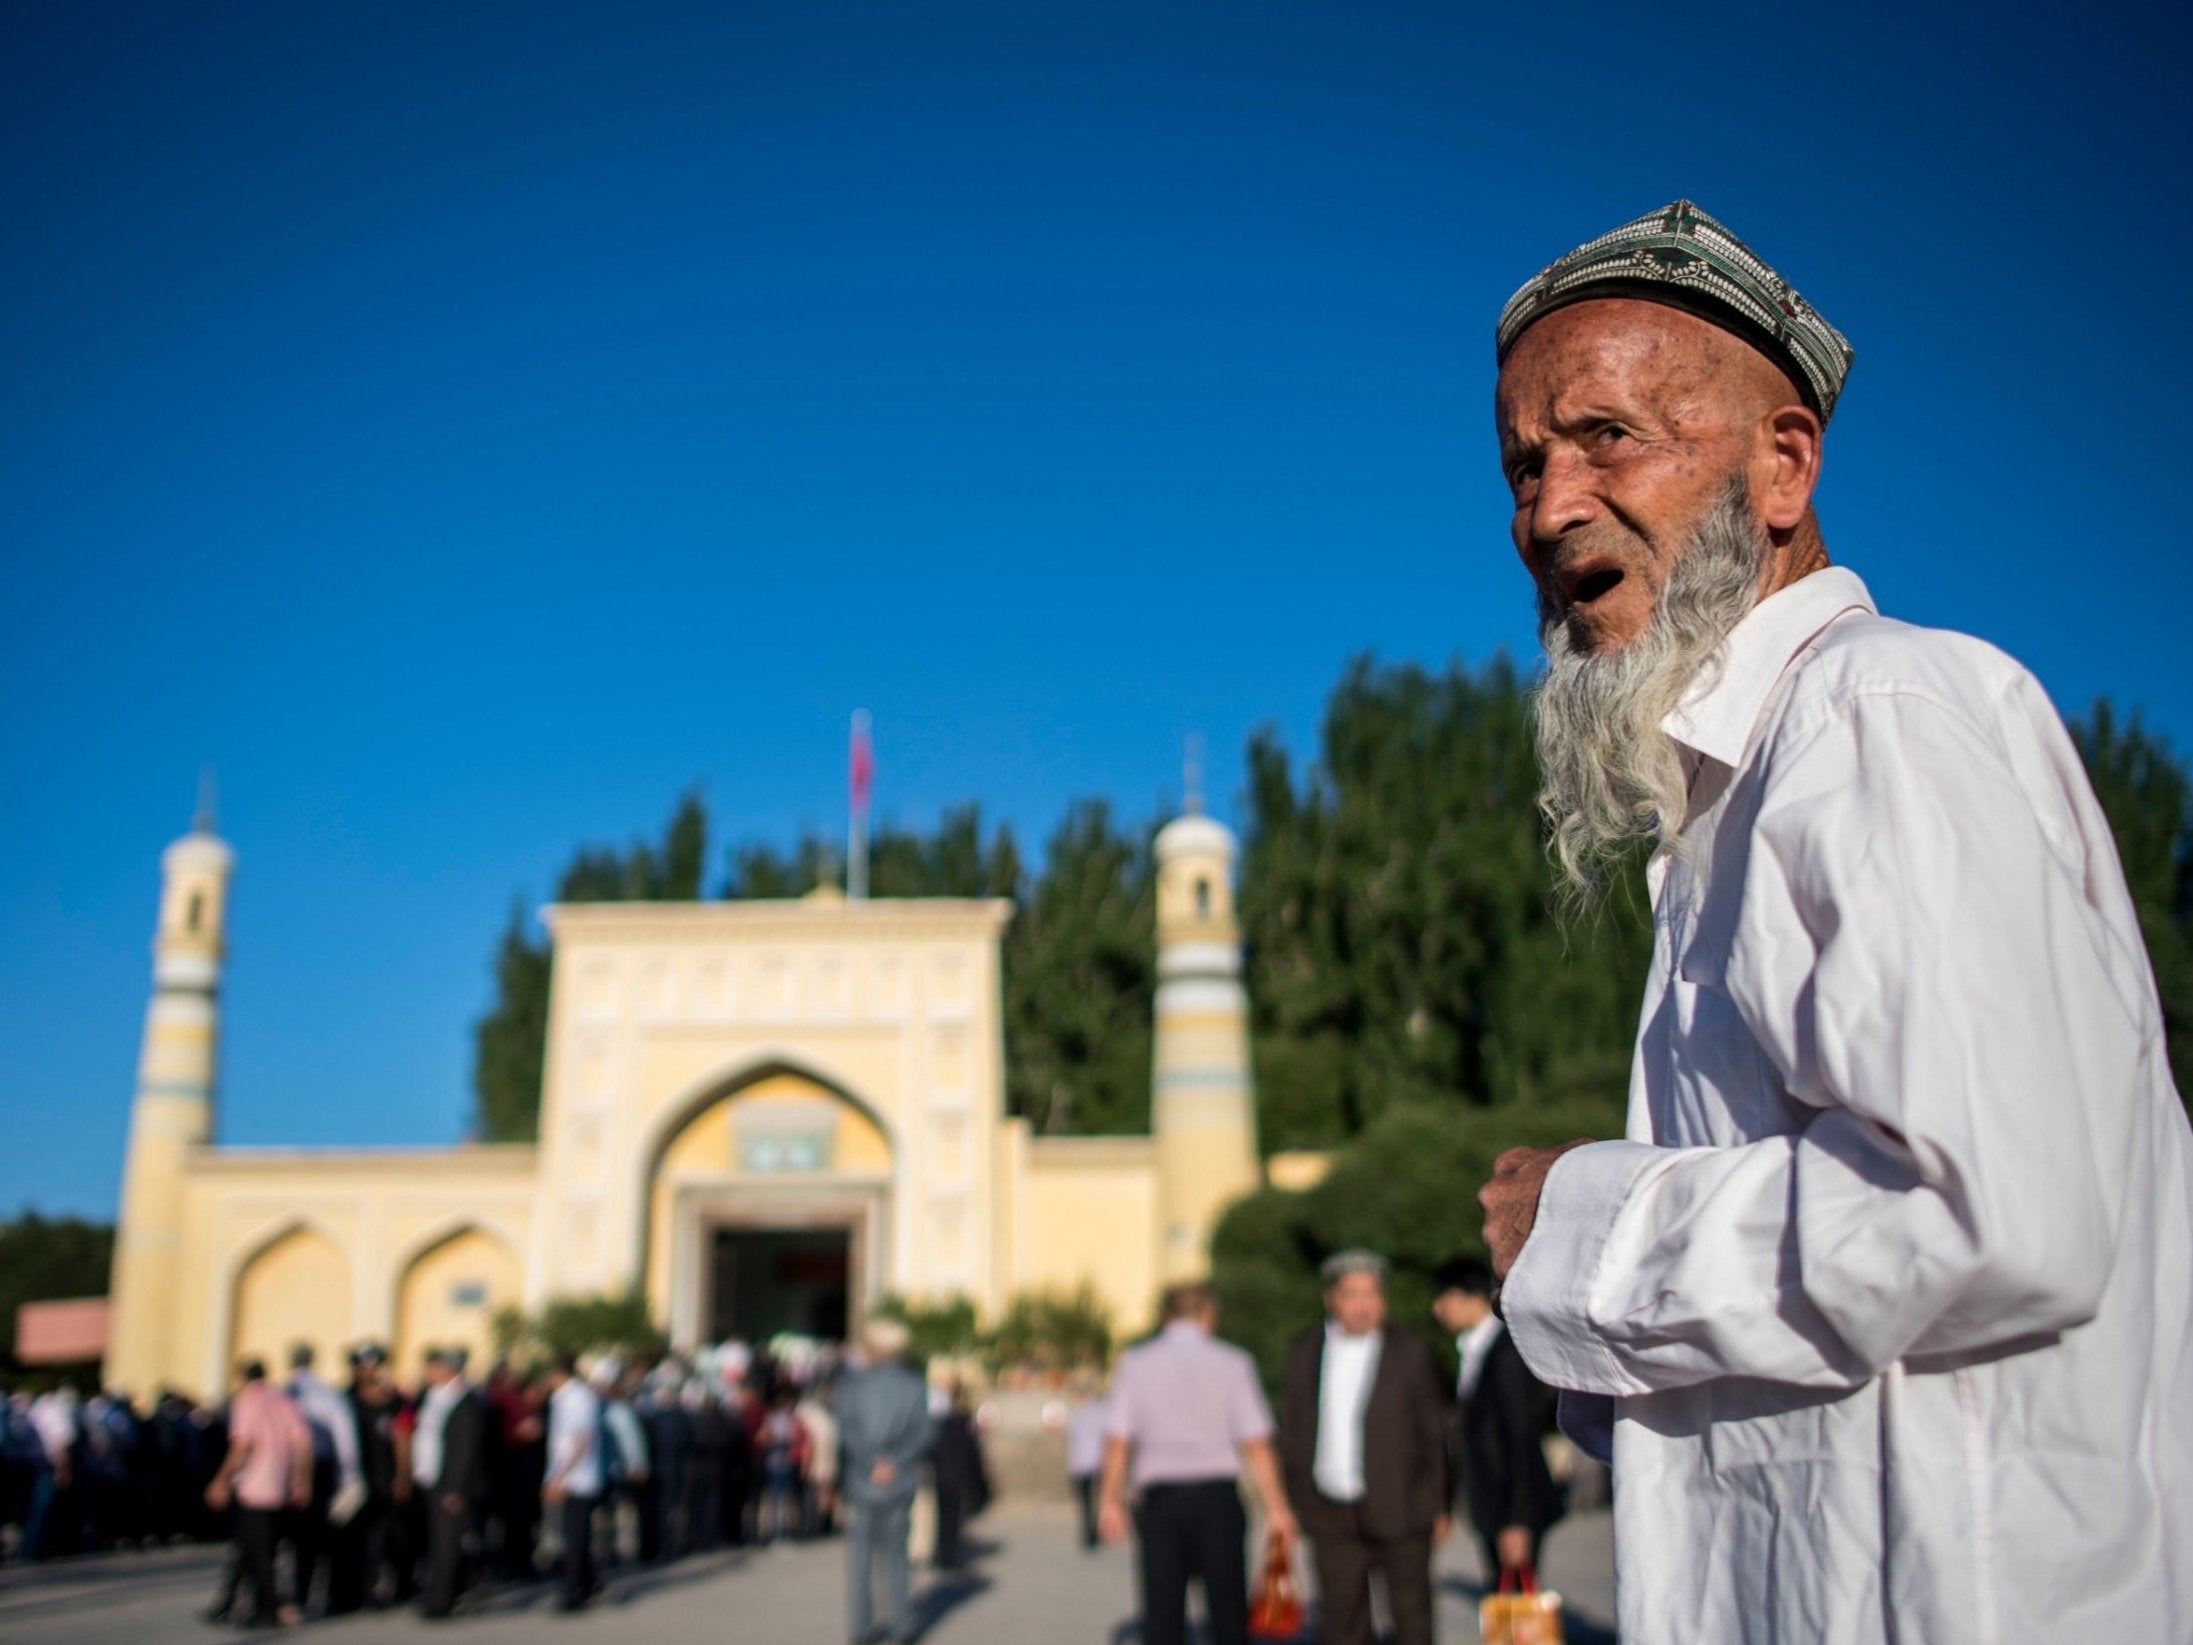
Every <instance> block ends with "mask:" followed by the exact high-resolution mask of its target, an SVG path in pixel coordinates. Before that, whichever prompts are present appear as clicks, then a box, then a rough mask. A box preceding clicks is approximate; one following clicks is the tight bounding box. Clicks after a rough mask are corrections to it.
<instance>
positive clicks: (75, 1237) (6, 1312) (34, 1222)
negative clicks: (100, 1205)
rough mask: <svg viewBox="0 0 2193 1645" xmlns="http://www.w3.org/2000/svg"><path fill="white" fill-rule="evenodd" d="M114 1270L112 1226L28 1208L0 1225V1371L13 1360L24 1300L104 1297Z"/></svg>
mask: <svg viewBox="0 0 2193 1645" xmlns="http://www.w3.org/2000/svg"><path fill="white" fill-rule="evenodd" d="M113 1269H114V1227H113V1225H112V1224H111V1223H104V1222H86V1221H85V1220H84V1219H83V1218H81V1217H42V1216H40V1215H39V1214H38V1213H37V1212H36V1211H32V1210H29V1209H27V1208H26V1209H25V1210H24V1211H23V1213H22V1214H21V1215H20V1216H18V1217H15V1218H13V1219H11V1220H7V1221H0V1367H4V1368H5V1369H7V1370H9V1371H15V1370H17V1369H19V1367H18V1366H17V1364H16V1360H15V1314H16V1310H17V1309H19V1308H21V1307H22V1306H23V1304H24V1303H26V1302H60V1301H65V1300H67V1299H69V1298H72V1297H103V1296H105V1295H106V1294H107V1283H108V1279H109V1277H110V1276H111V1274H112V1272H113Z"/></svg>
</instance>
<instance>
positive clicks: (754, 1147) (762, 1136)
mask: <svg viewBox="0 0 2193 1645" xmlns="http://www.w3.org/2000/svg"><path fill="white" fill-rule="evenodd" d="M894 1153H895V1149H894V1143H893V1139H892V1137H891V1134H890V1132H889V1130H888V1129H887V1128H886V1126H885V1124H884V1122H883V1121H882V1119H881V1118H880V1117H879V1116H878V1115H877V1114H876V1112H875V1110H874V1109H873V1108H872V1107H870V1106H869V1105H868V1104H867V1103H865V1102H864V1101H862V1100H861V1099H860V1098H859V1097H858V1096H857V1095H855V1094H854V1093H853V1092H851V1091H849V1090H847V1089H846V1088H845V1087H844V1086H843V1085H841V1084H839V1083H837V1082H836V1081H833V1080H831V1079H829V1078H827V1077H825V1076H823V1075H821V1074H819V1073H817V1072H815V1071H814V1070H812V1069H810V1068H806V1067H802V1066H800V1065H797V1064H794V1063H791V1062H783V1061H776V1062H769V1063H766V1064H762V1065H759V1066H756V1067H751V1068H747V1069H743V1070H740V1071H737V1072H735V1073H731V1074H728V1075H726V1076H725V1077H723V1078H722V1079H720V1080H718V1081H715V1082H712V1083H711V1084H709V1085H708V1086H706V1087H704V1088H703V1089H702V1090H701V1091H700V1093H699V1094H698V1095H696V1096H695V1097H694V1098H693V1100H692V1101H690V1102H689V1103H687V1104H685V1105H684V1106H683V1107H682V1109H680V1110H679V1111H678V1112H677V1113H675V1114H674V1115H673V1116H672V1118H671V1119H670V1121H669V1122H668V1123H666V1124H665V1125H664V1126H663V1127H662V1128H661V1129H660V1130H659V1131H658V1133H657V1140H656V1142H655V1145H654V1146H653V1148H652V1149H651V1150H650V1152H649V1156H648V1159H647V1164H646V1172H647V1180H646V1192H645V1195H644V1199H643V1203H644V1205H645V1207H646V1209H645V1217H646V1226H645V1228H644V1229H643V1230H642V1249H643V1251H644V1253H645V1256H644V1261H643V1264H642V1271H643V1272H644V1274H645V1276H646V1286H647V1295H648V1300H649V1303H650V1306H651V1307H652V1309H653V1311H654V1313H655V1316H656V1317H657V1318H658V1319H661V1320H665V1321H667V1322H668V1324H669V1327H670V1335H671V1339H672V1341H673V1342H675V1343H676V1344H677V1345H678V1346H680V1347H681V1348H693V1347H697V1346H700V1345H702V1344H705V1343H710V1342H718V1341H722V1340H724V1339H725V1338H728V1337H736V1338H739V1339H740V1340H743V1341H748V1342H754V1341H765V1340H767V1339H768V1338H769V1337H770V1336H773V1335H775V1334H776V1333H778V1332H780V1331H793V1332H798V1333H800V1334H802V1335H810V1336H818V1337H823V1338H842V1337H844V1336H847V1335H849V1334H850V1333H851V1332H852V1331H854V1330H855V1329H856V1328H857V1326H858V1323H859V1320H860V1317H861V1315H862V1313H863V1311H864V1310H865V1309H866V1308H867V1307H868V1306H869V1305H870V1304H872V1303H873V1302H875V1301H876V1300H877V1298H878V1297H880V1295H881V1294H882V1290H883V1275H884V1274H885V1272H886V1271H887V1269H886V1260H885V1259H886V1251H885V1242H886V1240H887V1238H888V1233H889V1220H890V1219H889V1208H890V1196H891V1180H892V1162H893V1158H894Z"/></svg>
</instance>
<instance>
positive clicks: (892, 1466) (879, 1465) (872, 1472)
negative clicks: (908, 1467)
mask: <svg viewBox="0 0 2193 1645" xmlns="http://www.w3.org/2000/svg"><path fill="white" fill-rule="evenodd" d="M898 1477H899V1468H898V1464H897V1463H895V1462H893V1461H892V1460H891V1459H890V1458H889V1457H878V1458H876V1465H875V1466H874V1467H873V1468H871V1469H869V1470H868V1483H869V1484H871V1485H888V1484H890V1483H891V1482H892V1481H893V1480H895V1479H897V1478H898Z"/></svg>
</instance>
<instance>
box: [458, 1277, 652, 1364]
mask: <svg viewBox="0 0 2193 1645" xmlns="http://www.w3.org/2000/svg"><path fill="white" fill-rule="evenodd" d="M494 1334H495V1352H496V1353H497V1354H498V1355H500V1356H503V1357H505V1358H508V1359H512V1360H518V1361H525V1362H531V1363H540V1362H544V1361H547V1360H550V1359H553V1358H555V1357H556V1356H557V1355H559V1354H570V1355H572V1356H573V1357H576V1356H578V1355H580V1354H591V1353H600V1352H603V1351H606V1350H621V1351H623V1352H625V1353H629V1354H634V1355H637V1356H640V1357H642V1358H646V1357H649V1356H652V1355H655V1354H660V1353H662V1352H663V1351H664V1350H665V1349H667V1348H668V1347H669V1346H670V1339H669V1338H668V1337H667V1336H665V1335H664V1334H663V1332H662V1330H661V1329H660V1328H659V1327H658V1326H657V1325H656V1324H655V1318H654V1315H653V1313H652V1312H650V1310H649V1309H648V1306H647V1299H646V1298H645V1297H644V1296H642V1295H641V1294H640V1291H639V1288H638V1287H637V1286H635V1287H634V1288H633V1289H631V1290H629V1291H624V1292H619V1293H617V1294H615V1295H603V1296H565V1297H552V1298H550V1299H549V1300H548V1301H547V1302H546V1303H544V1304H543V1305H542V1307H541V1310H540V1312H539V1313H537V1314H528V1313H525V1312H524V1311H522V1310H520V1309H517V1308H505V1309H503V1310H501V1311H500V1312H498V1313H497V1314H496V1316H495V1320H494Z"/></svg>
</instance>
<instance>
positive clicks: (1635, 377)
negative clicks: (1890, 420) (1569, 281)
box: [1494, 297, 1795, 440]
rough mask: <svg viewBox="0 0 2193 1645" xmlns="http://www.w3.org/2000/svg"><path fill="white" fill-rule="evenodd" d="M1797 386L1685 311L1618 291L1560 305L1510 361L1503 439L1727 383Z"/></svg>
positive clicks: (1678, 405)
mask: <svg viewBox="0 0 2193 1645" xmlns="http://www.w3.org/2000/svg"><path fill="white" fill-rule="evenodd" d="M1777 387H1778V388H1779V389H1780V391H1781V392H1782V393H1784V394H1787V395H1788V396H1790V397H1791V398H1794V397H1795V390H1794V389H1793V388H1791V387H1790V386H1789V384H1788V380H1787V379H1786V378H1785V377H1783V376H1782V374H1781V373H1780V372H1779V371H1777V370H1776V369H1775V368H1774V366H1773V364H1772V362H1770V361H1769V360H1767V358H1766V357H1765V356H1764V355H1761V354H1759V353H1758V352H1757V351H1756V350H1754V349H1752V348H1750V347H1748V346H1747V345H1746V344H1744V343H1743V342H1741V341H1740V340H1738V339H1737V338H1735V337H1732V336H1730V335H1729V334H1728V333H1727V332H1725V331H1722V330H1721V329H1720V328H1719V327H1717V326H1714V325H1711V324H1709V323H1708V322H1706V321H1704V320H1701V319H1699V318H1698V317H1697V316H1695V315H1692V314H1686V313H1684V312H1683V311H1682V310H1680V309H1673V308H1668V307H1666V306H1665V305H1663V304H1659V303H1653V302H1648V301H1643V300H1640V299H1637V298H1628V297H1608V298H1599V299H1595V300H1593V301H1590V302H1583V303H1574V304H1571V305H1570V306H1569V307H1567V308H1562V309H1557V310H1555V311H1554V312H1553V313H1551V314H1549V315H1547V316H1546V317H1545V318H1544V319H1542V320H1540V321H1538V322H1537V323H1536V324H1535V325H1533V326H1532V327H1531V328H1530V329H1529V330H1528V331H1526V332H1524V333H1523V335H1522V336H1521V337H1519V338H1517V339H1516V342H1515V346H1514V348H1513V349H1511V350H1510V351H1509V354H1508V357H1507V359H1506V360H1505V361H1504V362H1503V363H1502V365H1501V367H1500V376H1499V378H1498V380H1497V382H1496V384H1495V388H1494V413H1495V417H1496V419H1497V422H1498V426H1499V429H1500V433H1501V437H1502V438H1503V440H1505V439H1506V438H1507V437H1508V436H1509V435H1510V434H1511V433H1518V434H1520V433H1523V432H1525V431H1526V430H1533V429H1538V428H1541V427H1544V426H1552V425H1557V424H1559V423H1561V422H1563V421H1566V420H1568V419H1569V418H1572V417H1575V416H1582V415H1615V414H1630V415H1634V414H1635V413H1637V412H1638V411H1640V410H1648V409H1649V410H1655V411H1660V412H1664V413H1675V412H1680V411H1683V410H1685V409H1687V408H1691V407H1694V406H1696V405H1699V404H1702V403H1703V402H1706V401H1708V400H1710V399H1712V398H1714V397H1716V396H1717V395H1719V394H1721V393H1722V392H1724V391H1726V390H1735V389H1743V390H1750V391H1753V392H1756V391H1758V390H1760V389H1762V388H1764V389H1766V390H1768V391H1769V397H1770V398H1772V397H1774V396H1773V392H1772V391H1773V390H1774V389H1775V388H1777Z"/></svg>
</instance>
